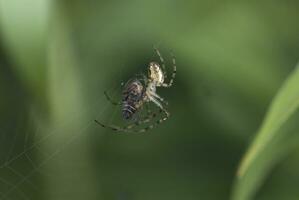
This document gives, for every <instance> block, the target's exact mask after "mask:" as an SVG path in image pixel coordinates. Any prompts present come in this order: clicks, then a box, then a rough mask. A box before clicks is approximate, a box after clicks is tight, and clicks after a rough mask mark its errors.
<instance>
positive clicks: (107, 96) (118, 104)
mask: <svg viewBox="0 0 299 200" xmlns="http://www.w3.org/2000/svg"><path fill="white" fill-rule="evenodd" d="M104 94H105V96H106V98H107V100H108V101H109V102H110V103H111V104H112V105H115V106H120V105H121V102H115V101H113V100H112V99H111V98H110V96H109V95H108V93H107V92H106V91H105V92H104Z"/></svg>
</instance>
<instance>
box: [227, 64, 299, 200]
mask: <svg viewBox="0 0 299 200" xmlns="http://www.w3.org/2000/svg"><path fill="white" fill-rule="evenodd" d="M298 108H299V66H297V67H296V69H295V70H294V71H293V72H292V73H291V75H290V76H289V77H288V79H287V80H286V81H285V83H284V84H283V86H282V88H281V89H280V91H279V92H278V94H277V96H276V97H275V98H274V100H273V102H272V104H271V106H270V109H269V111H268V113H267V115H266V117H265V119H264V122H263V124H262V126H261V128H260V130H259V131H258V133H257V135H256V137H255V139H254V141H253V143H252V144H251V146H250V147H249V149H248V151H247V153H246V154H245V156H244V158H243V160H242V162H241V164H240V166H239V169H238V171H237V178H236V182H235V185H234V188H233V193H232V199H233V200H248V199H252V198H253V197H254V195H255V193H256V192H257V190H258V189H259V187H260V186H261V184H262V183H263V181H264V179H265V178H266V176H267V174H268V173H269V171H270V170H271V169H272V168H273V167H274V166H275V164H277V163H278V162H279V161H281V160H282V158H283V157H285V156H286V155H287V154H288V153H289V152H290V151H291V150H292V149H294V147H296V146H297V145H298V144H299V136H298V135H299V123H298V121H299V109H298Z"/></svg>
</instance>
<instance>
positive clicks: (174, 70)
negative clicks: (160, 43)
mask: <svg viewBox="0 0 299 200" xmlns="http://www.w3.org/2000/svg"><path fill="white" fill-rule="evenodd" d="M171 56H172V64H173V71H172V75H171V79H170V81H169V83H163V84H162V87H171V86H172V84H173V80H174V78H175V75H176V61H175V57H174V55H173V53H171Z"/></svg>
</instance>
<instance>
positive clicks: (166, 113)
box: [135, 109, 170, 133]
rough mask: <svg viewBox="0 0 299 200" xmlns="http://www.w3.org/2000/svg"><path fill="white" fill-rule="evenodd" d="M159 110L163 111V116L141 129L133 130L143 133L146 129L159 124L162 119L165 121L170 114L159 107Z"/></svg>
mask: <svg viewBox="0 0 299 200" xmlns="http://www.w3.org/2000/svg"><path fill="white" fill-rule="evenodd" d="M160 111H161V112H164V114H165V117H163V118H161V119H159V120H157V121H156V122H155V123H153V124H151V125H149V126H147V127H145V128H143V129H140V130H136V131H135V132H137V133H143V132H146V131H148V130H150V129H153V128H154V127H155V126H158V125H159V124H161V123H163V122H164V121H166V120H167V119H168V118H169V116H170V114H169V113H168V112H167V111H166V110H165V109H163V110H162V109H160Z"/></svg>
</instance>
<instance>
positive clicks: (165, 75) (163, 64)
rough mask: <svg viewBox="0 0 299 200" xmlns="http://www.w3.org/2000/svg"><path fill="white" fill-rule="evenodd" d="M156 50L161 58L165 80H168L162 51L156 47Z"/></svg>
mask: <svg viewBox="0 0 299 200" xmlns="http://www.w3.org/2000/svg"><path fill="white" fill-rule="evenodd" d="M154 50H155V51H156V54H157V55H158V56H159V59H160V61H161V64H162V69H163V75H164V78H167V73H166V67H165V62H164V59H163V57H162V55H161V53H160V51H159V50H158V49H157V48H156V47H154Z"/></svg>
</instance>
